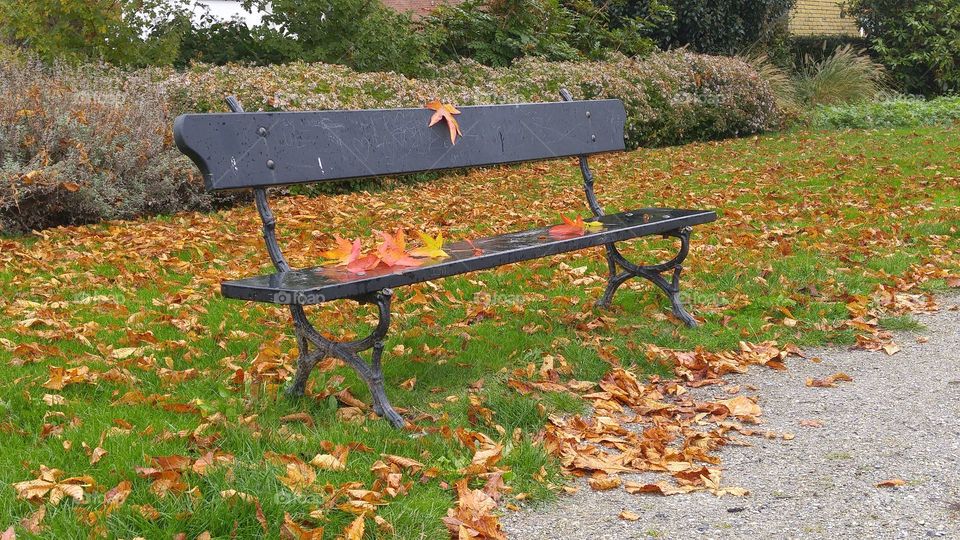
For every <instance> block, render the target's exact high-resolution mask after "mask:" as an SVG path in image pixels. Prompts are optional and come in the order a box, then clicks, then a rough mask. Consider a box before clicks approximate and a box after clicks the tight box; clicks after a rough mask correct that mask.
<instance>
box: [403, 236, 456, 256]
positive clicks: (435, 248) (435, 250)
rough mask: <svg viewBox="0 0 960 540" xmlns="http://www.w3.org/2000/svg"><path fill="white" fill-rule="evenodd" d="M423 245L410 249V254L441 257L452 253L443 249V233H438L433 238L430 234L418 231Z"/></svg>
mask: <svg viewBox="0 0 960 540" xmlns="http://www.w3.org/2000/svg"><path fill="white" fill-rule="evenodd" d="M417 236H419V237H420V241H421V242H423V247H419V248H416V249H412V250H410V255H413V256H414V257H429V258H434V259H436V258H441V257H449V256H450V255H449V254H448V253H447V252H446V251H444V250H443V233H437V237H436V238H431V237H430V235H429V234H426V233H422V232H417Z"/></svg>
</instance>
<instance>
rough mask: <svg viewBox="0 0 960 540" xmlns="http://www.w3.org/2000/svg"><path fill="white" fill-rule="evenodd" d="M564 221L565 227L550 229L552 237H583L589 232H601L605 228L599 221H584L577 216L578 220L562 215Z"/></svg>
mask: <svg viewBox="0 0 960 540" xmlns="http://www.w3.org/2000/svg"><path fill="white" fill-rule="evenodd" d="M560 218H561V219H563V225H554V226H553V227H550V235H551V236H560V237H564V236H583V234H584V233H586V232H587V230H588V229H589V230H599V229H602V228H603V224H602V223H600V222H599V221H587V222H585V221H583V218H582V217H580V216H577V219H570V218H568V217H567V216H564V215H561V216H560Z"/></svg>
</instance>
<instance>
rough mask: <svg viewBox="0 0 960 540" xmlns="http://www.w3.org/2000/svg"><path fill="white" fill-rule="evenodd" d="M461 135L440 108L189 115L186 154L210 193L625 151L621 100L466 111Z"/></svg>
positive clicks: (178, 128)
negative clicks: (435, 118) (436, 116)
mask: <svg viewBox="0 0 960 540" xmlns="http://www.w3.org/2000/svg"><path fill="white" fill-rule="evenodd" d="M459 109H460V111H461V114H459V115H457V116H456V118H457V120H458V121H459V122H460V129H461V131H462V132H463V137H461V138H458V140H457V143H456V144H455V145H452V144H451V143H450V136H449V132H448V131H447V126H446V124H445V123H444V122H440V123H438V124H437V125H434V126H433V127H427V124H428V123H429V120H430V117H431V115H432V114H433V111H431V110H429V109H426V108H422V109H377V110H363V111H315V112H252V113H211V114H185V115H182V116H179V117H178V118H177V119H176V121H175V123H174V137H175V140H176V143H177V146H178V147H179V148H180V150H181V151H182V152H183V153H184V154H186V155H187V156H189V157H190V158H191V159H192V160H193V161H194V163H196V164H197V167H199V168H200V171H201V172H202V173H203V176H204V179H205V181H206V186H207V189H210V190H224V189H237V188H247V187H261V186H277V185H285V184H298V183H307V182H322V181H330V180H342V179H345V178H361V177H369V176H383V175H394V174H404V173H412V172H420V171H427V170H434V169H451V168H460V167H477V166H484V165H493V164H499V163H513V162H520V161H530V160H538V159H550V158H558V157H565V156H577V155H588V154H595V153H598V152H608V151H616V150H623V149H624V142H623V126H624V122H625V120H626V113H625V111H624V108H623V103H622V102H621V101H620V100H597V101H570V102H556V103H523V104H513V105H483V106H473V107H460V108H459Z"/></svg>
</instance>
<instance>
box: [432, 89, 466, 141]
mask: <svg viewBox="0 0 960 540" xmlns="http://www.w3.org/2000/svg"><path fill="white" fill-rule="evenodd" d="M426 107H427V108H428V109H430V110H432V111H436V112H435V113H433V116H431V117H430V123H429V124H428V125H427V127H433V126H434V125H435V124H436V123H437V122H439V121H440V120H443V121H445V122H446V123H447V128H448V129H449V130H450V144H457V135H460V136H461V137H462V136H463V133H460V123H459V122H457V119H456V118H454V117H453V115H455V114H460V111H458V110H457V108H456V107H454V106H453V105H451V104H449V103H440V102H439V101H437V100H434V101H430V102H428V103H427V105H426Z"/></svg>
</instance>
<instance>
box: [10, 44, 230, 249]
mask: <svg viewBox="0 0 960 540" xmlns="http://www.w3.org/2000/svg"><path fill="white" fill-rule="evenodd" d="M0 95H3V96H4V99H3V100H0V179H2V180H0V181H2V184H0V225H2V229H3V230H6V231H10V230H29V229H33V228H42V227H46V226H50V225H57V224H64V223H82V222H89V221H96V220H101V219H115V218H130V217H134V216H138V215H142V214H153V213H160V212H174V211H178V210H185V209H204V208H209V207H210V206H211V204H212V203H213V199H212V198H211V197H210V196H209V195H207V194H206V193H204V192H203V190H202V183H201V182H200V181H199V180H200V179H199V175H198V174H197V173H196V172H195V169H194V167H192V165H191V163H190V162H189V161H188V160H185V159H183V158H182V156H180V155H179V152H178V151H177V150H176V149H175V148H173V147H172V144H171V142H172V141H171V132H170V130H171V122H172V119H173V117H172V116H170V114H169V112H168V105H167V96H166V92H165V86H164V85H163V84H162V83H161V84H158V82H157V81H155V80H152V79H150V78H148V77H145V76H143V75H133V76H123V75H122V74H120V73H118V72H116V71H114V70H112V69H107V68H91V67H68V66H64V65H62V64H61V65H56V66H54V67H50V68H48V67H44V66H43V65H41V64H40V63H39V61H37V60H35V59H26V60H24V59H19V60H15V59H8V60H7V61H5V62H3V63H2V64H0Z"/></svg>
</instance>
